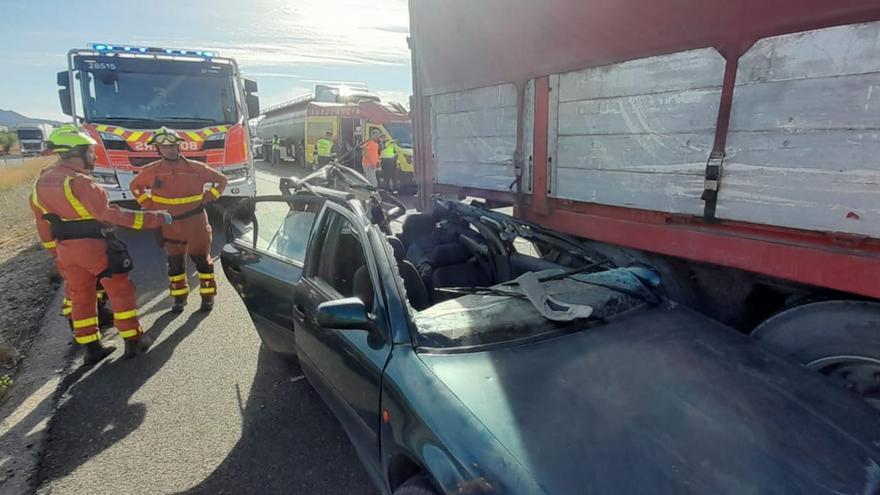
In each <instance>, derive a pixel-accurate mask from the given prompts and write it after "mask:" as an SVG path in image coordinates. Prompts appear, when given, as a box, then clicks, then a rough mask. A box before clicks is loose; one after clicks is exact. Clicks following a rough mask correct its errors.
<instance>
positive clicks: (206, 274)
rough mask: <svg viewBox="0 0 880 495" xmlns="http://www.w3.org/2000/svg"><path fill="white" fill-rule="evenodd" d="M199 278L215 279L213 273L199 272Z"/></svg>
mask: <svg viewBox="0 0 880 495" xmlns="http://www.w3.org/2000/svg"><path fill="white" fill-rule="evenodd" d="M199 278H200V279H202V280H214V274H213V273H199Z"/></svg>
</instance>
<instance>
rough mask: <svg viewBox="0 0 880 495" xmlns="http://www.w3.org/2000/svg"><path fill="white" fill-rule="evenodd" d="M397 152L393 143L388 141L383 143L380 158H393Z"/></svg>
mask: <svg viewBox="0 0 880 495" xmlns="http://www.w3.org/2000/svg"><path fill="white" fill-rule="evenodd" d="M396 154H397V153H396V152H395V150H394V143H392V142H391V141H388V142H387V143H385V147H384V148H382V158H394V155H396Z"/></svg>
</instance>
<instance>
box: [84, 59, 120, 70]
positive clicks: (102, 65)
mask: <svg viewBox="0 0 880 495" xmlns="http://www.w3.org/2000/svg"><path fill="white" fill-rule="evenodd" d="M86 64H88V66H89V69H92V70H116V64H115V63H113V62H92V61H90V60H89V61H86Z"/></svg>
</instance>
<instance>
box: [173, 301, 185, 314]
mask: <svg viewBox="0 0 880 495" xmlns="http://www.w3.org/2000/svg"><path fill="white" fill-rule="evenodd" d="M185 307H186V298H185V297H176V298H174V304H173V305H172V306H171V312H172V313H183V308H185Z"/></svg>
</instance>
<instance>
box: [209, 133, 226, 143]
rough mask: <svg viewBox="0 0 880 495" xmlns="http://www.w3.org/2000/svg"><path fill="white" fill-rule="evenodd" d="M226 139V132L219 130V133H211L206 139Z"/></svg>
mask: <svg viewBox="0 0 880 495" xmlns="http://www.w3.org/2000/svg"><path fill="white" fill-rule="evenodd" d="M224 139H226V133H225V132H218V133H217V134H211V135H210V136H208V137H206V138H205V141H222V140H224Z"/></svg>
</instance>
